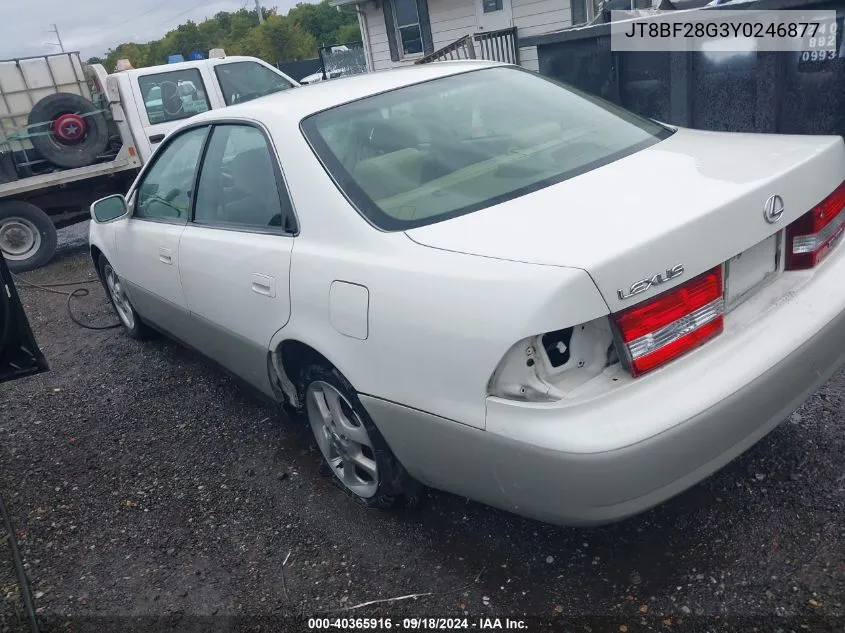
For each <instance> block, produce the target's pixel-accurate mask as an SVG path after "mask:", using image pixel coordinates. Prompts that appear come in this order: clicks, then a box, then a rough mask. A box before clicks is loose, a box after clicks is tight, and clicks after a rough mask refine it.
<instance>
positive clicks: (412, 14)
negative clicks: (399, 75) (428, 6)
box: [393, 0, 423, 55]
mask: <svg viewBox="0 0 845 633" xmlns="http://www.w3.org/2000/svg"><path fill="white" fill-rule="evenodd" d="M393 9H394V13H395V15H396V34H397V37H398V38H399V48H400V50H401V51H402V54H403V55H416V54H417V53H422V52H423V41H422V30H421V29H420V14H419V12H418V10H417V0H393Z"/></svg>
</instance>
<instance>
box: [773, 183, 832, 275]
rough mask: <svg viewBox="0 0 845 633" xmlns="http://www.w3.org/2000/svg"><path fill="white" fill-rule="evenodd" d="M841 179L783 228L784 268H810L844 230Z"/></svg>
mask: <svg viewBox="0 0 845 633" xmlns="http://www.w3.org/2000/svg"><path fill="white" fill-rule="evenodd" d="M843 209H845V182H843V183H842V184H841V185H839V186H838V187H837V188H836V189H834V191H833V193H831V194H830V195H829V196H827V197H826V198H825V199H824V200H822V201H821V202H820V203H819V204H817V205H816V206H815V207H813V208H812V209H810V210H809V211H808V212H807V213H805V214H804V215H802V216H801V217H800V218H798V219H797V220H795V222H793V223H792V224H790V225H789V227H787V229H786V269H787V270H803V269H806V268H813V267H814V266H815V265H816V264H818V263H819V262H820V261H822V260H823V259H824V258H825V257H827V255H828V253H830V251H831V250H832V249H833V247H834V246H836V244H837V243H838V242H839V241H840V240H841V239H842V235H843V234H844V233H845V213H843Z"/></svg>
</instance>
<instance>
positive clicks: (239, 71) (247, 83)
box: [214, 62, 293, 105]
mask: <svg viewBox="0 0 845 633" xmlns="http://www.w3.org/2000/svg"><path fill="white" fill-rule="evenodd" d="M214 72H215V73H217V81H218V82H220V89H221V90H222V91H223V99H224V100H225V101H226V105H232V104H235V103H243V102H244V101H250V100H252V99H256V98H258V97H263V96H265V95H269V94H273V93H274V92H281V91H282V90H287V89H288V88H292V87H293V84H291V83H290V82H289V81H287V80H286V79H285V78H284V77H282V76H281V75H279V74H278V73H275V72H273V71H272V70H270V69H269V68H267V67H266V66H262V65H261V64H258V63H256V62H232V63H230V64H219V65H217V66H216V67H215V68H214Z"/></svg>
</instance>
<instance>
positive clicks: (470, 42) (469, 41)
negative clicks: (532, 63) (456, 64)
mask: <svg viewBox="0 0 845 633" xmlns="http://www.w3.org/2000/svg"><path fill="white" fill-rule="evenodd" d="M453 59H487V60H490V61H494V62H504V63H506V64H516V65H519V37H518V36H517V32H516V27H515V26H512V27H511V28H509V29H502V30H500V31H486V32H484V33H474V34H469V35H464V36H463V37H462V38H460V39H457V40H455V41H454V42H452V43H451V44H447V45H446V46H444V47H443V48H441V49H439V50H436V51H434V52H433V53H429V54H428V55H426V56H425V57H423V58H422V59H421V60H419V61H418V62H417V63H418V64H429V63H431V62H442V61H448V60H453Z"/></svg>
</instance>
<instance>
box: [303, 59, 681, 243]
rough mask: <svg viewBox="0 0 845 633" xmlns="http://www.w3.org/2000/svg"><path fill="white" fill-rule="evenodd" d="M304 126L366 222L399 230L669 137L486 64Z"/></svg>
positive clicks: (546, 83) (547, 83)
mask: <svg viewBox="0 0 845 633" xmlns="http://www.w3.org/2000/svg"><path fill="white" fill-rule="evenodd" d="M302 130H303V133H304V134H305V136H306V138H307V139H308V141H309V143H310V144H311V146H312V148H313V149H314V151H315V152H316V154H317V155H318V157H319V158H320V160H321V161H322V162H323V164H324V165H325V167H326V169H327V170H328V172H329V174H330V175H331V176H332V177H333V179H334V180H335V182H337V183H338V186H339V187H340V188H341V189H342V190H343V192H344V193H345V194H346V196H347V197H348V198H349V199H350V200H351V201H352V203H353V204H354V205H355V206H356V207H357V208H358V210H359V211H360V212H361V213H362V214H364V216H365V217H367V218H368V219H369V220H370V221H371V222H372V223H373V224H375V225H376V226H377V227H379V228H382V229H385V230H404V229H408V228H413V227H416V226H422V225H425V224H432V223H434V222H439V221H441V220H445V219H447V218H451V217H455V216H458V215H462V214H465V213H470V212H472V211H477V210H479V209H483V208H485V207H489V206H492V205H494V204H498V203H500V202H504V201H506V200H510V199H513V198H516V197H518V196H521V195H525V194H527V193H529V192H532V191H536V190H538V189H541V188H543V187H547V186H549V185H552V184H555V183H557V182H561V181H562V180H566V179H567V178H572V177H574V176H577V175H578V174H582V173H584V172H587V171H590V170H592V169H596V168H598V167H600V166H602V165H606V164H607V163H610V162H612V161H615V160H618V159H620V158H622V157H624V156H627V155H629V154H631V153H634V152H636V151H639V150H641V149H643V148H645V147H648V146H650V145H652V144H654V143H657V142H658V141H660V140H662V139H663V138H666V137H667V136H668V135H670V134H671V131H670V130H668V129H666V128H664V127H663V126H660V125H658V124H656V123H653V122H651V121H649V120H646V119H642V118H640V117H637V116H636V115H634V114H631V113H630V112H627V111H625V110H623V109H621V108H618V107H617V106H614V105H613V104H610V103H608V102H605V101H602V100H600V99H597V98H594V97H590V96H587V95H585V94H583V93H580V92H579V91H576V90H575V89H573V88H570V87H566V86H564V85H562V84H559V83H557V82H554V81H552V80H549V79H546V78H544V77H541V76H540V75H537V74H535V73H532V72H529V71H525V70H521V69H518V68H501V67H500V68H487V69H483V70H478V71H472V72H468V73H462V74H459V75H452V76H449V77H444V78H442V79H436V80H433V81H428V82H426V83H422V84H415V85H412V86H407V87H404V88H400V89H397V90H393V91H390V92H386V93H382V94H379V95H375V96H372V97H367V98H365V99H361V100H359V101H354V102H351V103H347V104H344V105H341V106H337V107H335V108H332V109H330V110H326V111H324V112H320V113H318V114H315V115H312V116H310V117H308V118H307V119H305V120H304V121H303V122H302Z"/></svg>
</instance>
